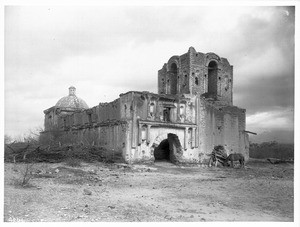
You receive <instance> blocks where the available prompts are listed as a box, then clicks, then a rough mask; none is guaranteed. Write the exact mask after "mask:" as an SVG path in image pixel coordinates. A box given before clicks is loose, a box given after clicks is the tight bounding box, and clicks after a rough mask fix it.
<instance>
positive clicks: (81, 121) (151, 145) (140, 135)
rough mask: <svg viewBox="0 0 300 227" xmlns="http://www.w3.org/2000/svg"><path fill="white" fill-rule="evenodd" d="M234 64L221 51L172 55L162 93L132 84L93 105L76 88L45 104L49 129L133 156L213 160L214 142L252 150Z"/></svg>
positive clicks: (130, 160) (126, 157)
mask: <svg viewBox="0 0 300 227" xmlns="http://www.w3.org/2000/svg"><path fill="white" fill-rule="evenodd" d="M232 87H233V66H232V65H230V64H229V62H228V60H227V59H226V58H221V57H219V56H218V55H216V54H214V53H207V54H204V53H200V52H196V50H195V49H194V48H193V47H190V48H189V50H188V52H187V53H185V54H183V55H180V56H173V57H171V58H170V59H169V61H168V62H167V63H165V64H164V65H163V67H162V69H160V70H159V71H158V94H155V93H150V92H140V91H129V92H127V93H124V94H120V97H119V98H118V99H116V100H115V101H113V102H110V103H99V105H97V106H94V107H92V108H89V107H88V106H87V104H86V103H85V102H84V101H83V100H82V99H80V98H79V97H77V96H76V89H75V88H74V87H70V88H69V95H68V96H66V97H63V98H61V99H60V100H59V101H58V102H57V103H56V105H55V106H53V107H51V108H49V109H47V110H45V111H44V113H45V131H44V132H43V134H48V133H51V131H53V130H54V129H56V130H57V128H58V129H59V130H61V131H62V132H64V133H65V134H66V135H67V134H71V135H74V136H75V137H76V138H77V141H78V142H79V143H84V144H87V143H88V144H94V145H97V146H101V147H105V148H107V149H108V150H110V151H111V152H114V153H115V154H119V155H121V156H122V157H123V159H124V161H125V162H127V163H135V162H143V161H155V160H160V159H167V160H170V161H171V162H185V163H206V162H207V161H208V159H209V156H208V155H207V154H209V153H211V152H212V150H213V148H214V146H217V145H223V146H224V147H225V148H226V150H227V152H228V154H229V153H243V154H244V155H245V156H246V159H248V157H249V140H248V134H247V132H246V131H245V109H241V108H238V107H236V106H233V103H232Z"/></svg>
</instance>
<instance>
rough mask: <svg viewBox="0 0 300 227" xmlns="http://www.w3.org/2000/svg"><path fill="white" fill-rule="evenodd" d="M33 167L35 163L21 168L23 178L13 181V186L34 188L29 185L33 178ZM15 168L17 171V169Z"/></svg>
mask: <svg viewBox="0 0 300 227" xmlns="http://www.w3.org/2000/svg"><path fill="white" fill-rule="evenodd" d="M33 165H34V163H26V164H25V165H22V166H21V169H20V168H18V169H20V174H21V176H20V177H18V178H14V179H13V183H12V184H13V185H14V186H15V187H22V188H28V187H32V186H33V185H31V184H30V183H29V181H30V180H31V179H32V178H33V173H32V171H33ZM14 168H15V169H16V167H14Z"/></svg>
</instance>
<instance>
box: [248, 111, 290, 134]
mask: <svg viewBox="0 0 300 227" xmlns="http://www.w3.org/2000/svg"><path fill="white" fill-rule="evenodd" d="M293 126H294V111H293V110H290V109H283V108H278V109H277V110H272V111H266V112H257V113H255V114H252V115H250V116H248V117H247V128H250V129H256V130H257V131H259V132H263V131H266V130H272V129H277V130H287V129H291V128H293Z"/></svg>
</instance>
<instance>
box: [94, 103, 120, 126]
mask: <svg viewBox="0 0 300 227" xmlns="http://www.w3.org/2000/svg"><path fill="white" fill-rule="evenodd" d="M120 119H121V110H120V99H116V100H115V101H113V102H109V103H99V113H98V122H103V121H109V120H120Z"/></svg>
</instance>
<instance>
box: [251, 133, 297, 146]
mask: <svg viewBox="0 0 300 227" xmlns="http://www.w3.org/2000/svg"><path fill="white" fill-rule="evenodd" d="M249 140H250V142H252V143H263V142H269V141H276V142H278V143H285V144H294V131H288V130H272V131H264V132H262V133H259V132H257V135H252V134H249Z"/></svg>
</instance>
